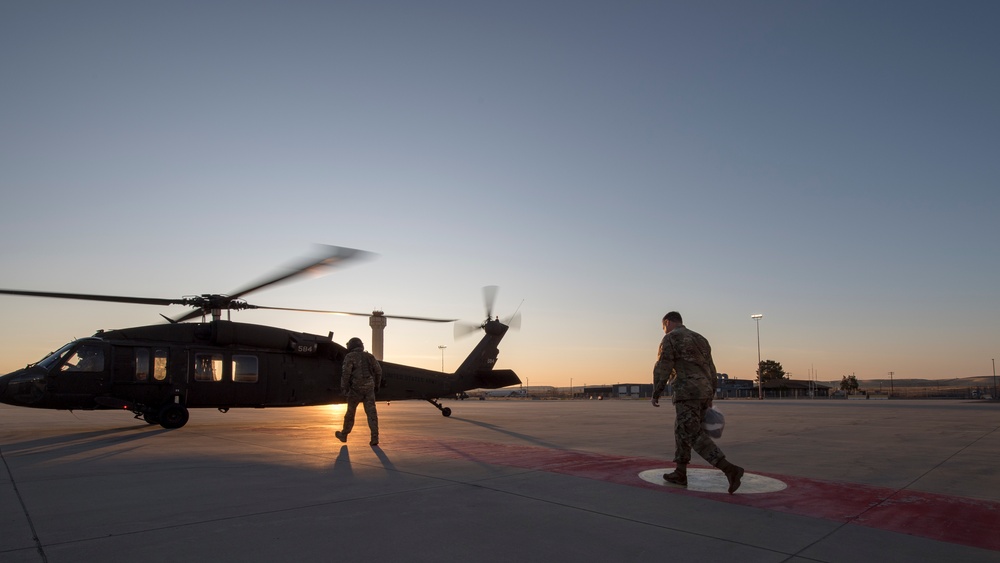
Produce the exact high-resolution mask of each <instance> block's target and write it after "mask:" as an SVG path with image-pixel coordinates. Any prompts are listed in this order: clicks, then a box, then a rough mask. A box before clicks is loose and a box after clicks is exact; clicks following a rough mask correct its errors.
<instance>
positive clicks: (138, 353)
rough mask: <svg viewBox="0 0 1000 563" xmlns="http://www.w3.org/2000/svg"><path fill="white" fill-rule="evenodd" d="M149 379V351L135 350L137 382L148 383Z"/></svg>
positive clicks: (145, 349) (143, 349)
mask: <svg viewBox="0 0 1000 563" xmlns="http://www.w3.org/2000/svg"><path fill="white" fill-rule="evenodd" d="M148 379H149V349H148V348H136V349H135V380H136V381H146V380H148Z"/></svg>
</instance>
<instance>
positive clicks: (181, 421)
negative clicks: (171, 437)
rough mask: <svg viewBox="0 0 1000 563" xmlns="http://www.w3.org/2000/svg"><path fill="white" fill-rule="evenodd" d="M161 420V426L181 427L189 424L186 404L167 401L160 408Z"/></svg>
mask: <svg viewBox="0 0 1000 563" xmlns="http://www.w3.org/2000/svg"><path fill="white" fill-rule="evenodd" d="M158 418H159V421H160V426H162V427H164V428H167V429H173V428H180V427H181V426H184V425H185V424H187V421H188V410H187V408H185V407H184V405H180V404H177V403H167V404H166V405H163V408H161V409H160V414H159V416H158Z"/></svg>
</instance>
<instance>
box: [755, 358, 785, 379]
mask: <svg viewBox="0 0 1000 563" xmlns="http://www.w3.org/2000/svg"><path fill="white" fill-rule="evenodd" d="M784 378H785V369H784V368H782V367H781V363H780V362H776V361H774V360H763V361H762V362H761V363H760V365H759V366H757V380H758V381H764V382H768V381H773V380H776V379H784Z"/></svg>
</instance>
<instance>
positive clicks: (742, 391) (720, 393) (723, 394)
mask: <svg viewBox="0 0 1000 563" xmlns="http://www.w3.org/2000/svg"><path fill="white" fill-rule="evenodd" d="M716 381H717V382H718V383H717V384H716V386H715V390H716V391H715V396H716V397H718V398H720V399H748V398H751V397H757V396H758V395H759V394H760V392H759V391H757V382H756V381H754V380H752V379H729V374H728V373H718V374H716Z"/></svg>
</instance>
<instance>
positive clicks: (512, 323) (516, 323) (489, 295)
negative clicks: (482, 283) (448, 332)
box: [455, 285, 523, 338]
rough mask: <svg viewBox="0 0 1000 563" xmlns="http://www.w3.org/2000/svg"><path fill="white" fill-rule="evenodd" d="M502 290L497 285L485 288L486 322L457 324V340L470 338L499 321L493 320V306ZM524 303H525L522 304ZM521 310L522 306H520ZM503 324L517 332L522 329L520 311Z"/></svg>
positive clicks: (515, 312)
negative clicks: (465, 337) (491, 322)
mask: <svg viewBox="0 0 1000 563" xmlns="http://www.w3.org/2000/svg"><path fill="white" fill-rule="evenodd" d="M499 291H500V288H499V287H498V286H495V285H488V286H486V287H484V288H483V301H484V302H485V304H486V320H485V321H484V322H483V323H481V324H475V323H469V322H456V323H455V338H462V337H464V336H468V335H469V334H471V333H473V332H476V331H477V330H482V329H484V328H486V325H487V323H489V322H490V321H492V320H496V321H499V318H497V319H494V318H493V305H494V303H495V302H496V299H497V293H498V292H499ZM522 303H523V302H522ZM518 309H520V306H518ZM503 324H505V325H507V328H512V329H514V330H517V329H519V328H521V313H520V311H514V314H513V315H511V316H509V317H507V318H506V319H505V320H504V321H503Z"/></svg>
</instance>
